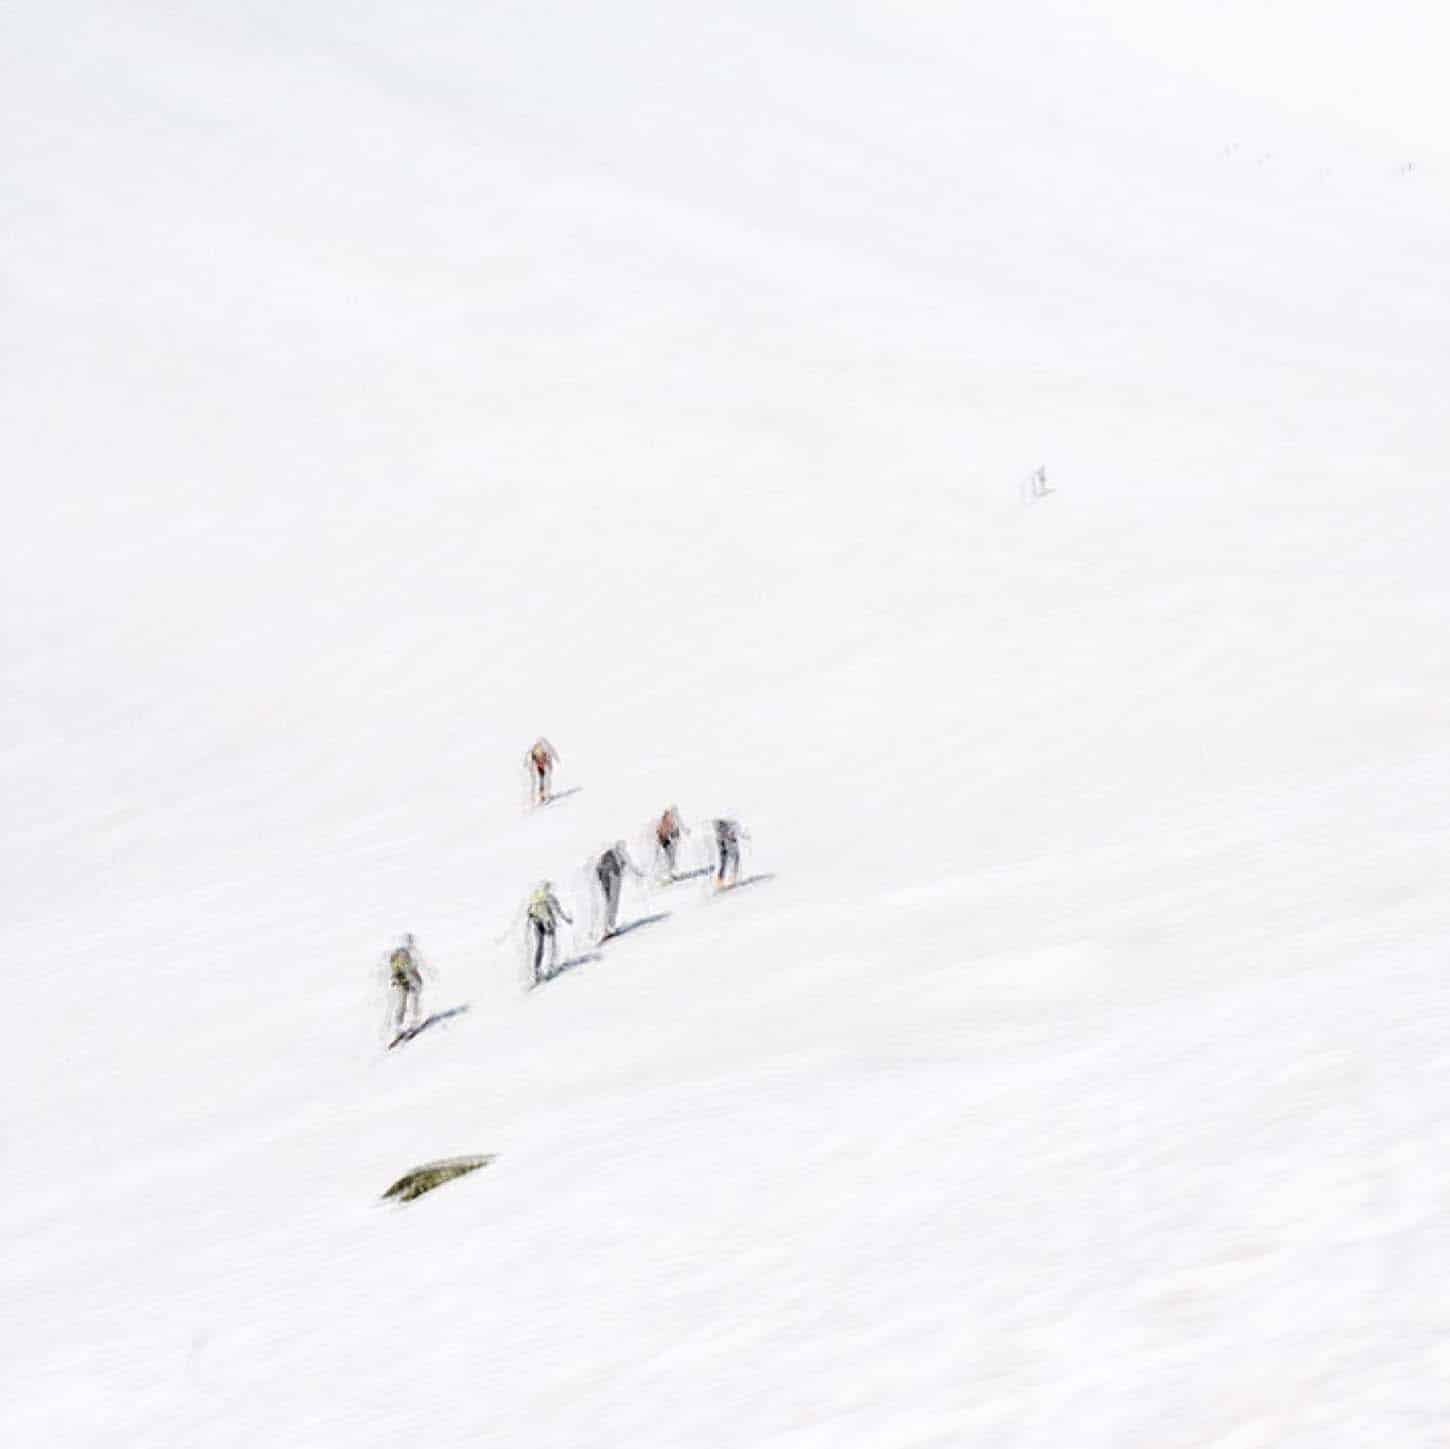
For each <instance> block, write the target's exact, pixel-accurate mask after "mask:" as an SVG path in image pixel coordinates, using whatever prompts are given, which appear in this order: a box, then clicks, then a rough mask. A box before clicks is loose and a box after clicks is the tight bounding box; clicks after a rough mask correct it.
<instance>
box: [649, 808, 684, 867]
mask: <svg viewBox="0 0 1450 1449" xmlns="http://www.w3.org/2000/svg"><path fill="white" fill-rule="evenodd" d="M683 833H684V826H683V825H681V823H680V812H679V811H678V810H677V809H676V808H675V807H674V806H673V805H671V806H670V807H669V809H668V810H666V811H665V813H664V814H663V815H661V816H660V818H659V819H658V820H657V821H656V822H655V845H656V846H657V847H658V848H659V856H660V859H661V860H663V861H664V863H665V874H666V875H667V876H668V877H669V879H670V880H673V879H674V878H675V869H676V866H675V862H676V858H677V857H678V855H679V850H680V836H681V835H682V834H683Z"/></svg>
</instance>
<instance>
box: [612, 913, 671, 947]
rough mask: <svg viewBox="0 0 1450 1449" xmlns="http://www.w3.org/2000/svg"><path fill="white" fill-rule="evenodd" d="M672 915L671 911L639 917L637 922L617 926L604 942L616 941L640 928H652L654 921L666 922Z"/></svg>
mask: <svg viewBox="0 0 1450 1449" xmlns="http://www.w3.org/2000/svg"><path fill="white" fill-rule="evenodd" d="M672 914H673V912H671V911H656V912H655V914H654V915H652V916H641V917H640V918H639V920H637V921H631V922H630V923H629V924H628V925H626V926H617V927H615V929H614V930H612V931H611V932H610V933H609V934H608V935H607V936H606V937H605V938H604V939H605V940H606V941H617V940H618V939H619V938H620V937H621V936H627V935H629V933H630V932H631V931H637V930H639V928H640V927H641V926H652V925H654V923H655V922H656V921H667V920H669V918H670V916H671V915H672Z"/></svg>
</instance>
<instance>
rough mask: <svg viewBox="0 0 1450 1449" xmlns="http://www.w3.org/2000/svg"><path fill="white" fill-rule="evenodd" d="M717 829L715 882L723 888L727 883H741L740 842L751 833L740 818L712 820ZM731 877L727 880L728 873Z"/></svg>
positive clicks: (712, 824) (746, 838)
mask: <svg viewBox="0 0 1450 1449" xmlns="http://www.w3.org/2000/svg"><path fill="white" fill-rule="evenodd" d="M710 824H711V826H712V827H713V828H714V831H715V853H716V856H717V857H718V860H717V864H716V866H715V884H716V886H718V887H720V888H721V889H723V888H724V887H725V886H727V885H738V884H739V883H740V842H741V841H742V840H749V839H750V834H749V832H748V831H747V830H746V829H745V827H744V826H743V825H741V824H740V822H739V821H738V820H712V821H711V822H710ZM727 874H728V875H729V877H730V879H729V880H728V881H727V880H726V878H725V877H726V875H727Z"/></svg>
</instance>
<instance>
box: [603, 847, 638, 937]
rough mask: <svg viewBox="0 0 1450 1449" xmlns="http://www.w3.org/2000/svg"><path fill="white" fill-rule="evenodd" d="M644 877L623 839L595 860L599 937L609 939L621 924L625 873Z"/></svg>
mask: <svg viewBox="0 0 1450 1449" xmlns="http://www.w3.org/2000/svg"><path fill="white" fill-rule="evenodd" d="M625 871H628V872H629V873H630V874H631V875H635V876H638V877H639V878H640V879H641V880H643V879H644V872H643V871H642V870H640V868H639V867H638V866H637V865H636V864H635V863H634V862H633V861H632V860H631V859H630V858H629V852H628V851H627V850H626V849H625V848H624V842H623V841H622V840H616V841H615V842H614V844H613V845H611V846H610V847H609V849H608V850H606V851H604V852H603V853H602V854H601V855H600V857H599V858H598V860H596V861H595V862H594V878H595V879H596V880H597V881H598V882H599V905H600V911H599V920H600V923H601V928H600V931H599V939H600V940H601V941H607V940H608V939H609V937H610V936H612V935H613V934H614V932H615V930H616V929H617V927H618V925H619V893H620V888H621V887H622V886H623V884H624V873H625Z"/></svg>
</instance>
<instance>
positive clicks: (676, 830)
mask: <svg viewBox="0 0 1450 1449" xmlns="http://www.w3.org/2000/svg"><path fill="white" fill-rule="evenodd" d="M558 763H559V755H558V752H557V751H556V750H555V749H554V747H553V745H551V744H550V743H549V741H548V740H546V739H544V738H543V737H542V736H541V737H540V738H539V739H537V740H536V741H535V742H534V743H533V744H532V745H531V746H530V747H529V750H528V752H527V754H526V755H525V756H524V765H525V769H526V771H527V773H528V776H529V785H530V790H529V798H530V804H531V805H533V806H540V805H547V804H548V803H549V802H550V800H552V799H553V798H554V797H553V775H554V766H555V765H556V764H558ZM709 829H710V833H711V838H712V841H713V845H714V866H713V870H712V872H711V873H712V875H713V879H714V884H715V886H716V888H717V889H721V890H723V889H726V888H727V887H729V886H733V885H736V884H738V882H739V879H740V842H741V841H742V840H748V839H749V838H750V837H749V834H748V832H747V831H745V830H744V829H743V828H742V826H741V825H740V823H739V822H738V821H736V820H730V819H724V818H721V819H715V820H711V821H710V822H709ZM686 833H687V832H686V828H685V824H684V821H683V820H682V819H681V818H680V812H679V811H678V809H676V807H675V806H673V805H671V806H669V807H668V808H667V809H665V810H664V812H663V813H662V814H661V815H660V817H659V819H658V820H656V821H655V822H654V827H653V835H654V844H655V857H656V860H655V864H656V871H655V875H656V879H657V880H658V882H659V883H660V884H667V883H669V882H672V881H677V880H679V879H681V876H680V874H679V849H680V842H681V841H682V840H683V838H684V836H685V835H686ZM590 873H591V876H592V889H593V890H594V891H595V892H596V893H597V894H596V896H595V901H596V914H595V934H596V937H597V939H598V941H599V942H600V943H603V942H604V941H607V940H608V939H609V938H610V937H611V936H613V935H616V934H617V933H618V929H619V899H620V895H621V892H622V890H623V887H624V877H625V875H626V874H630V875H633V876H635V877H637V878H638V879H640V880H644V879H646V873H645V872H644V871H643V870H641V869H640V868H639V866H638V865H636V864H635V862H634V861H633V860H632V859H631V857H630V854H629V851H628V849H627V848H626V846H625V843H624V841H622V840H616V841H615V842H614V844H613V845H610V846H608V847H607V848H606V849H605V850H603V851H601V852H600V853H599V855H597V856H596V857H594V859H593V860H591V862H590ZM524 920H525V922H526V923H527V932H528V948H529V955H530V964H531V980H532V983H533V984H534V985H538V983H539V982H540V981H543V980H547V978H548V977H549V976H551V975H553V973H554V972H555V970H556V969H557V967H558V930H559V922H560V921H561V920H562V921H565V922H567V923H568V924H569V925H571V926H572V925H573V924H574V918H573V916H571V915H570V914H569V913H568V912H567V911H566V910H565V909H564V907H563V905H562V904H561V902H560V900H559V898H558V896H557V895H556V894H555V892H554V886H553V883H552V882H551V881H547V880H545V881H540V882H539V884H538V886H536V887H535V889H534V890H533V891H532V892H531V893H530V895H529V898H528V902H527V904H526V906H525V908H524ZM546 957H547V965H546V961H545V958H546ZM388 965H389V974H390V982H391V990H392V992H393V994H394V997H395V1000H396V1011H395V1013H394V1017H393V1026H394V1030H395V1032H396V1033H397V1035H396V1036H395V1038H394V1040H395V1041H397V1040H399V1039H401V1037H402V1036H403V1035H404V1034H405V1033H406V1032H407V1029H408V1028H407V1025H406V1024H407V1023H408V1022H409V1021H410V1020H411V1022H412V1024H413V1026H414V1027H416V1026H417V1024H418V1022H419V1020H420V1019H421V1016H420V1013H421V1006H420V1003H421V998H422V990H423V974H422V963H421V960H420V958H419V955H418V950H417V946H416V944H415V942H414V940H413V937H412V936H411V935H405V936H404V937H403V939H402V942H401V943H400V944H399V945H398V946H397V947H395V948H394V950H393V951H392V953H391V954H390V956H389V957H388Z"/></svg>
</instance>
